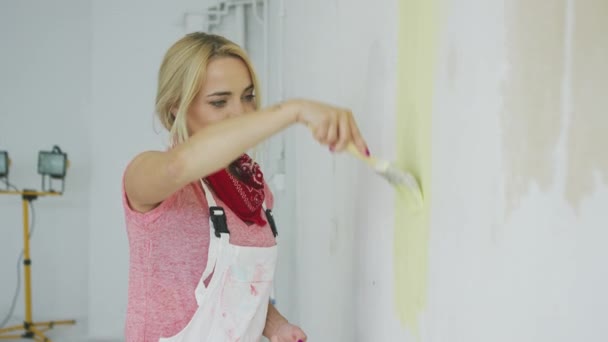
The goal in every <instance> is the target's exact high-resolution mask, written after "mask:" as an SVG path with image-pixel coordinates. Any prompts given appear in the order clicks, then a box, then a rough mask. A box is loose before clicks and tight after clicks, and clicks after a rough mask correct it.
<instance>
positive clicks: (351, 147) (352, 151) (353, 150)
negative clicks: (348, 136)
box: [346, 142, 377, 167]
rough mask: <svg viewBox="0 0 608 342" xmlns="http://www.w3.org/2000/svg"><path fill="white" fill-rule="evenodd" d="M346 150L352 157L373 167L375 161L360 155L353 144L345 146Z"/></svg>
mask: <svg viewBox="0 0 608 342" xmlns="http://www.w3.org/2000/svg"><path fill="white" fill-rule="evenodd" d="M346 150H347V151H348V152H349V153H350V154H352V155H353V156H355V157H356V158H358V159H360V160H361V161H363V162H365V163H367V164H368V165H369V166H371V167H375V166H376V163H377V160H376V159H375V158H373V157H368V156H366V155H364V154H362V153H361V152H360V151H359V150H358V149H357V146H355V144H353V143H352V142H350V143H348V146H346Z"/></svg>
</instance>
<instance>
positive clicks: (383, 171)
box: [376, 161, 423, 205]
mask: <svg viewBox="0 0 608 342" xmlns="http://www.w3.org/2000/svg"><path fill="white" fill-rule="evenodd" d="M376 172H377V173H378V174H380V175H381V176H383V177H384V178H385V179H386V180H387V181H388V182H389V183H391V184H392V185H393V186H394V187H395V188H398V189H399V188H401V189H404V188H406V189H407V190H409V192H410V193H411V194H412V195H413V196H414V198H415V200H416V202H418V204H419V205H421V204H422V201H423V199H422V190H421V189H420V185H419V184H418V181H417V180H416V178H415V177H414V176H413V175H412V174H411V173H409V172H405V171H403V170H401V169H399V168H398V167H396V166H395V165H393V164H391V163H389V162H386V161H385V162H383V163H377V164H376Z"/></svg>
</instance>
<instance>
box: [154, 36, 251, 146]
mask: <svg viewBox="0 0 608 342" xmlns="http://www.w3.org/2000/svg"><path fill="white" fill-rule="evenodd" d="M216 57H235V58H239V59H241V60H242V61H243V62H244V63H245V65H246V66H247V68H248V69H249V73H250V76H251V81H252V82H253V87H254V89H255V92H256V97H255V105H256V108H259V106H260V98H261V97H260V93H259V90H260V87H258V79H257V76H256V74H255V70H254V68H253V65H252V63H251V61H250V60H249V57H248V56H247V53H246V52H245V51H244V50H243V49H242V48H241V47H240V46H238V45H237V44H235V43H234V42H232V41H230V40H228V39H226V38H224V37H221V36H218V35H213V34H207V33H203V32H194V33H190V34H187V35H186V36H184V37H183V38H181V39H180V40H178V41H177V42H175V43H174V44H173V45H172V46H171V47H170V48H169V50H168V51H167V53H166V54H165V57H164V59H163V62H162V64H161V66H160V70H159V73H158V90H157V93H156V113H157V115H158V117H159V119H160V122H161V123H162V124H163V126H165V128H166V129H167V130H168V131H169V135H170V139H171V144H173V145H174V144H179V143H183V142H185V141H186V140H187V139H188V135H189V134H188V126H187V121H186V117H187V114H188V109H189V108H190V105H191V104H192V101H193V100H194V98H195V97H196V95H197V94H198V93H199V91H200V89H201V85H202V81H203V79H204V77H205V72H206V69H207V64H208V63H209V62H210V61H211V59H213V58H216Z"/></svg>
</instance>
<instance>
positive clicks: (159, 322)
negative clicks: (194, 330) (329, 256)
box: [122, 181, 275, 342]
mask: <svg viewBox="0 0 608 342" xmlns="http://www.w3.org/2000/svg"><path fill="white" fill-rule="evenodd" d="M122 192H123V196H122V197H123V207H124V210H125V220H126V226H127V234H128V238H129V258H130V259H129V294H128V305H127V318H126V326H125V340H126V341H127V342H157V341H158V340H159V338H160V337H169V336H173V335H175V334H176V333H178V332H179V331H181V330H182V329H183V328H184V327H185V326H186V324H188V322H189V321H190V318H191V317H192V315H193V314H194V312H195V311H196V307H197V304H196V299H195V297H194V290H195V288H196V286H197V284H198V281H199V280H200V277H201V276H202V274H203V270H204V269H205V266H206V264H207V251H208V248H209V208H208V205H207V200H206V199H205V194H204V192H203V189H202V187H201V185H200V182H194V183H191V184H189V185H187V186H185V187H184V188H182V189H181V190H179V191H177V192H176V193H174V194H173V195H172V196H171V197H169V198H167V199H166V200H165V201H163V202H162V203H161V204H160V205H159V206H158V207H156V208H154V209H153V210H151V211H149V212H147V213H139V212H136V211H134V210H133V209H131V207H130V206H129V202H128V200H127V196H126V193H125V190H124V181H123V191H122ZM265 192H266V206H267V207H268V208H269V209H271V208H272V207H273V197H272V193H271V192H270V189H269V188H268V185H265ZM215 200H216V202H217V204H218V205H219V206H222V207H223V208H224V210H225V212H226V218H227V222H228V229H229V230H230V243H232V244H235V245H241V246H258V247H270V246H273V245H275V239H274V236H273V234H272V231H271V229H270V227H269V226H268V224H266V225H265V226H264V227H261V226H258V225H251V226H248V225H247V224H245V223H244V222H243V221H241V220H240V219H239V218H238V217H237V216H236V215H235V214H234V213H233V212H232V211H231V210H230V208H228V207H227V206H226V205H225V204H224V203H223V202H222V201H220V200H219V199H218V198H217V197H215Z"/></svg>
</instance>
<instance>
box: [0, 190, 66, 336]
mask: <svg viewBox="0 0 608 342" xmlns="http://www.w3.org/2000/svg"><path fill="white" fill-rule="evenodd" d="M0 194H3V195H20V196H21V199H22V204H23V268H24V278H25V293H24V295H25V321H24V322H23V325H15V326H10V327H7V328H3V329H0V340H12V339H33V340H35V341H42V342H51V339H49V338H48V337H46V336H45V335H44V332H45V331H47V330H49V329H52V328H53V327H54V326H57V325H74V324H76V321H75V320H64V321H48V322H34V321H33V319H32V278H31V264H32V260H31V259H30V237H29V226H30V222H29V205H30V203H31V202H32V201H34V200H35V199H37V198H38V197H40V196H61V193H60V192H54V191H49V192H39V191H36V190H23V191H0ZM18 331H22V332H23V333H22V334H20V335H5V334H9V333H16V332H18Z"/></svg>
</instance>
